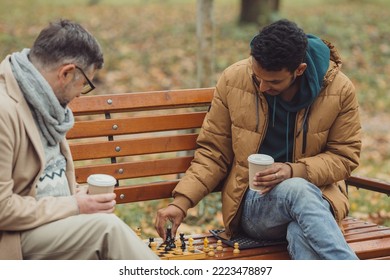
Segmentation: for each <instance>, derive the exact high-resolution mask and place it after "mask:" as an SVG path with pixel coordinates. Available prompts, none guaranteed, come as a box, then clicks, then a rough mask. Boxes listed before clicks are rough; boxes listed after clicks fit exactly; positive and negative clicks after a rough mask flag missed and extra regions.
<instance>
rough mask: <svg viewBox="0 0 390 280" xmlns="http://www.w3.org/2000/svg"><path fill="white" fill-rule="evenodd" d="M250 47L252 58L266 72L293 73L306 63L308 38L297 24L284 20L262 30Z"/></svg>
mask: <svg viewBox="0 0 390 280" xmlns="http://www.w3.org/2000/svg"><path fill="white" fill-rule="evenodd" d="M250 47H251V53H250V54H251V56H253V57H254V58H255V59H256V61H257V62H258V63H259V64H260V65H261V67H262V68H264V69H265V70H267V71H280V70H282V69H287V70H288V71H290V72H291V73H292V72H294V71H295V70H296V69H297V68H298V66H299V65H300V64H301V63H302V62H304V59H305V53H306V48H307V36H306V34H305V32H304V31H303V30H302V29H301V28H299V27H298V26H297V24H296V23H294V22H291V21H289V20H287V19H283V20H279V21H276V22H274V23H272V24H270V25H268V26H266V27H264V28H263V29H262V30H260V32H259V34H257V35H256V36H255V37H254V38H253V39H252V41H251V43H250Z"/></svg>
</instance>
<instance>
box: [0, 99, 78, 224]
mask: <svg viewBox="0 0 390 280" xmlns="http://www.w3.org/2000/svg"><path fill="white" fill-rule="evenodd" d="M3 101H4V100H3ZM0 109H1V112H0V131H1V133H0V157H1V160H0V231H20V230H28V229H32V228H35V227H37V226H40V225H42V224H46V223H49V222H51V221H55V220H58V219H62V218H65V217H68V216H71V215H76V214H78V206H77V202H76V199H75V198H74V197H73V196H68V197H47V198H43V199H40V200H39V201H37V200H36V199H35V197H34V196H33V191H32V190H33V189H34V188H35V184H36V181H37V179H36V178H37V177H38V174H39V171H40V163H39V161H38V160H37V159H36V157H37V154H36V152H34V148H33V147H32V145H31V143H30V144H27V143H26V139H28V136H27V133H26V131H25V130H24V125H23V122H22V121H21V120H20V119H19V118H18V116H17V114H15V112H12V113H9V112H6V111H7V110H6V109H5V108H4V106H1V108H0ZM22 142H23V143H22ZM34 158H35V160H34Z"/></svg>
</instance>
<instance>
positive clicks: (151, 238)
mask: <svg viewBox="0 0 390 280" xmlns="http://www.w3.org/2000/svg"><path fill="white" fill-rule="evenodd" d="M153 241H154V238H153V237H149V248H152V246H151V245H152V242H153Z"/></svg>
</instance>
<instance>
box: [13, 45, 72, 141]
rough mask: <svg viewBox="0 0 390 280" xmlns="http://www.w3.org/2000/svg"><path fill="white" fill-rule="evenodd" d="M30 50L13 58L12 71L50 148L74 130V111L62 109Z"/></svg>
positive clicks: (14, 54)
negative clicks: (70, 130) (35, 63)
mask: <svg viewBox="0 0 390 280" xmlns="http://www.w3.org/2000/svg"><path fill="white" fill-rule="evenodd" d="M29 53H30V50H29V49H24V50H23V51H22V52H17V53H13V54H12V55H11V65H12V71H13V73H14V75H15V79H16V80H17V82H18V84H19V86H20V88H21V90H22V92H23V94H24V97H25V98H26V100H27V102H28V103H29V105H30V108H31V111H32V113H33V114H34V115H35V117H36V118H35V119H36V122H37V124H38V126H39V128H40V129H41V132H42V135H43V136H44V137H45V138H46V139H47V141H48V143H49V145H50V146H55V145H57V144H58V143H59V142H60V141H61V140H63V139H64V138H65V134H66V132H68V130H69V129H71V128H72V126H73V124H74V118H73V113H72V111H71V110H70V109H69V108H68V107H66V108H64V107H62V106H61V104H60V102H59V101H58V99H57V97H56V96H55V94H54V92H53V90H52V88H51V86H50V85H49V83H48V82H47V81H46V80H45V78H44V77H43V76H42V75H41V73H40V72H39V71H38V70H37V69H36V68H35V66H34V65H33V64H32V63H31V62H30V60H29V59H28V54H29Z"/></svg>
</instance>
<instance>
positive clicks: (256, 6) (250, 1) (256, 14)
mask: <svg viewBox="0 0 390 280" xmlns="http://www.w3.org/2000/svg"><path fill="white" fill-rule="evenodd" d="M279 8H280V0H241V13H240V19H239V23H240V24H248V23H255V24H260V25H267V24H269V23H271V22H272V21H273V18H274V16H275V14H277V13H278V11H279Z"/></svg>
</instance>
